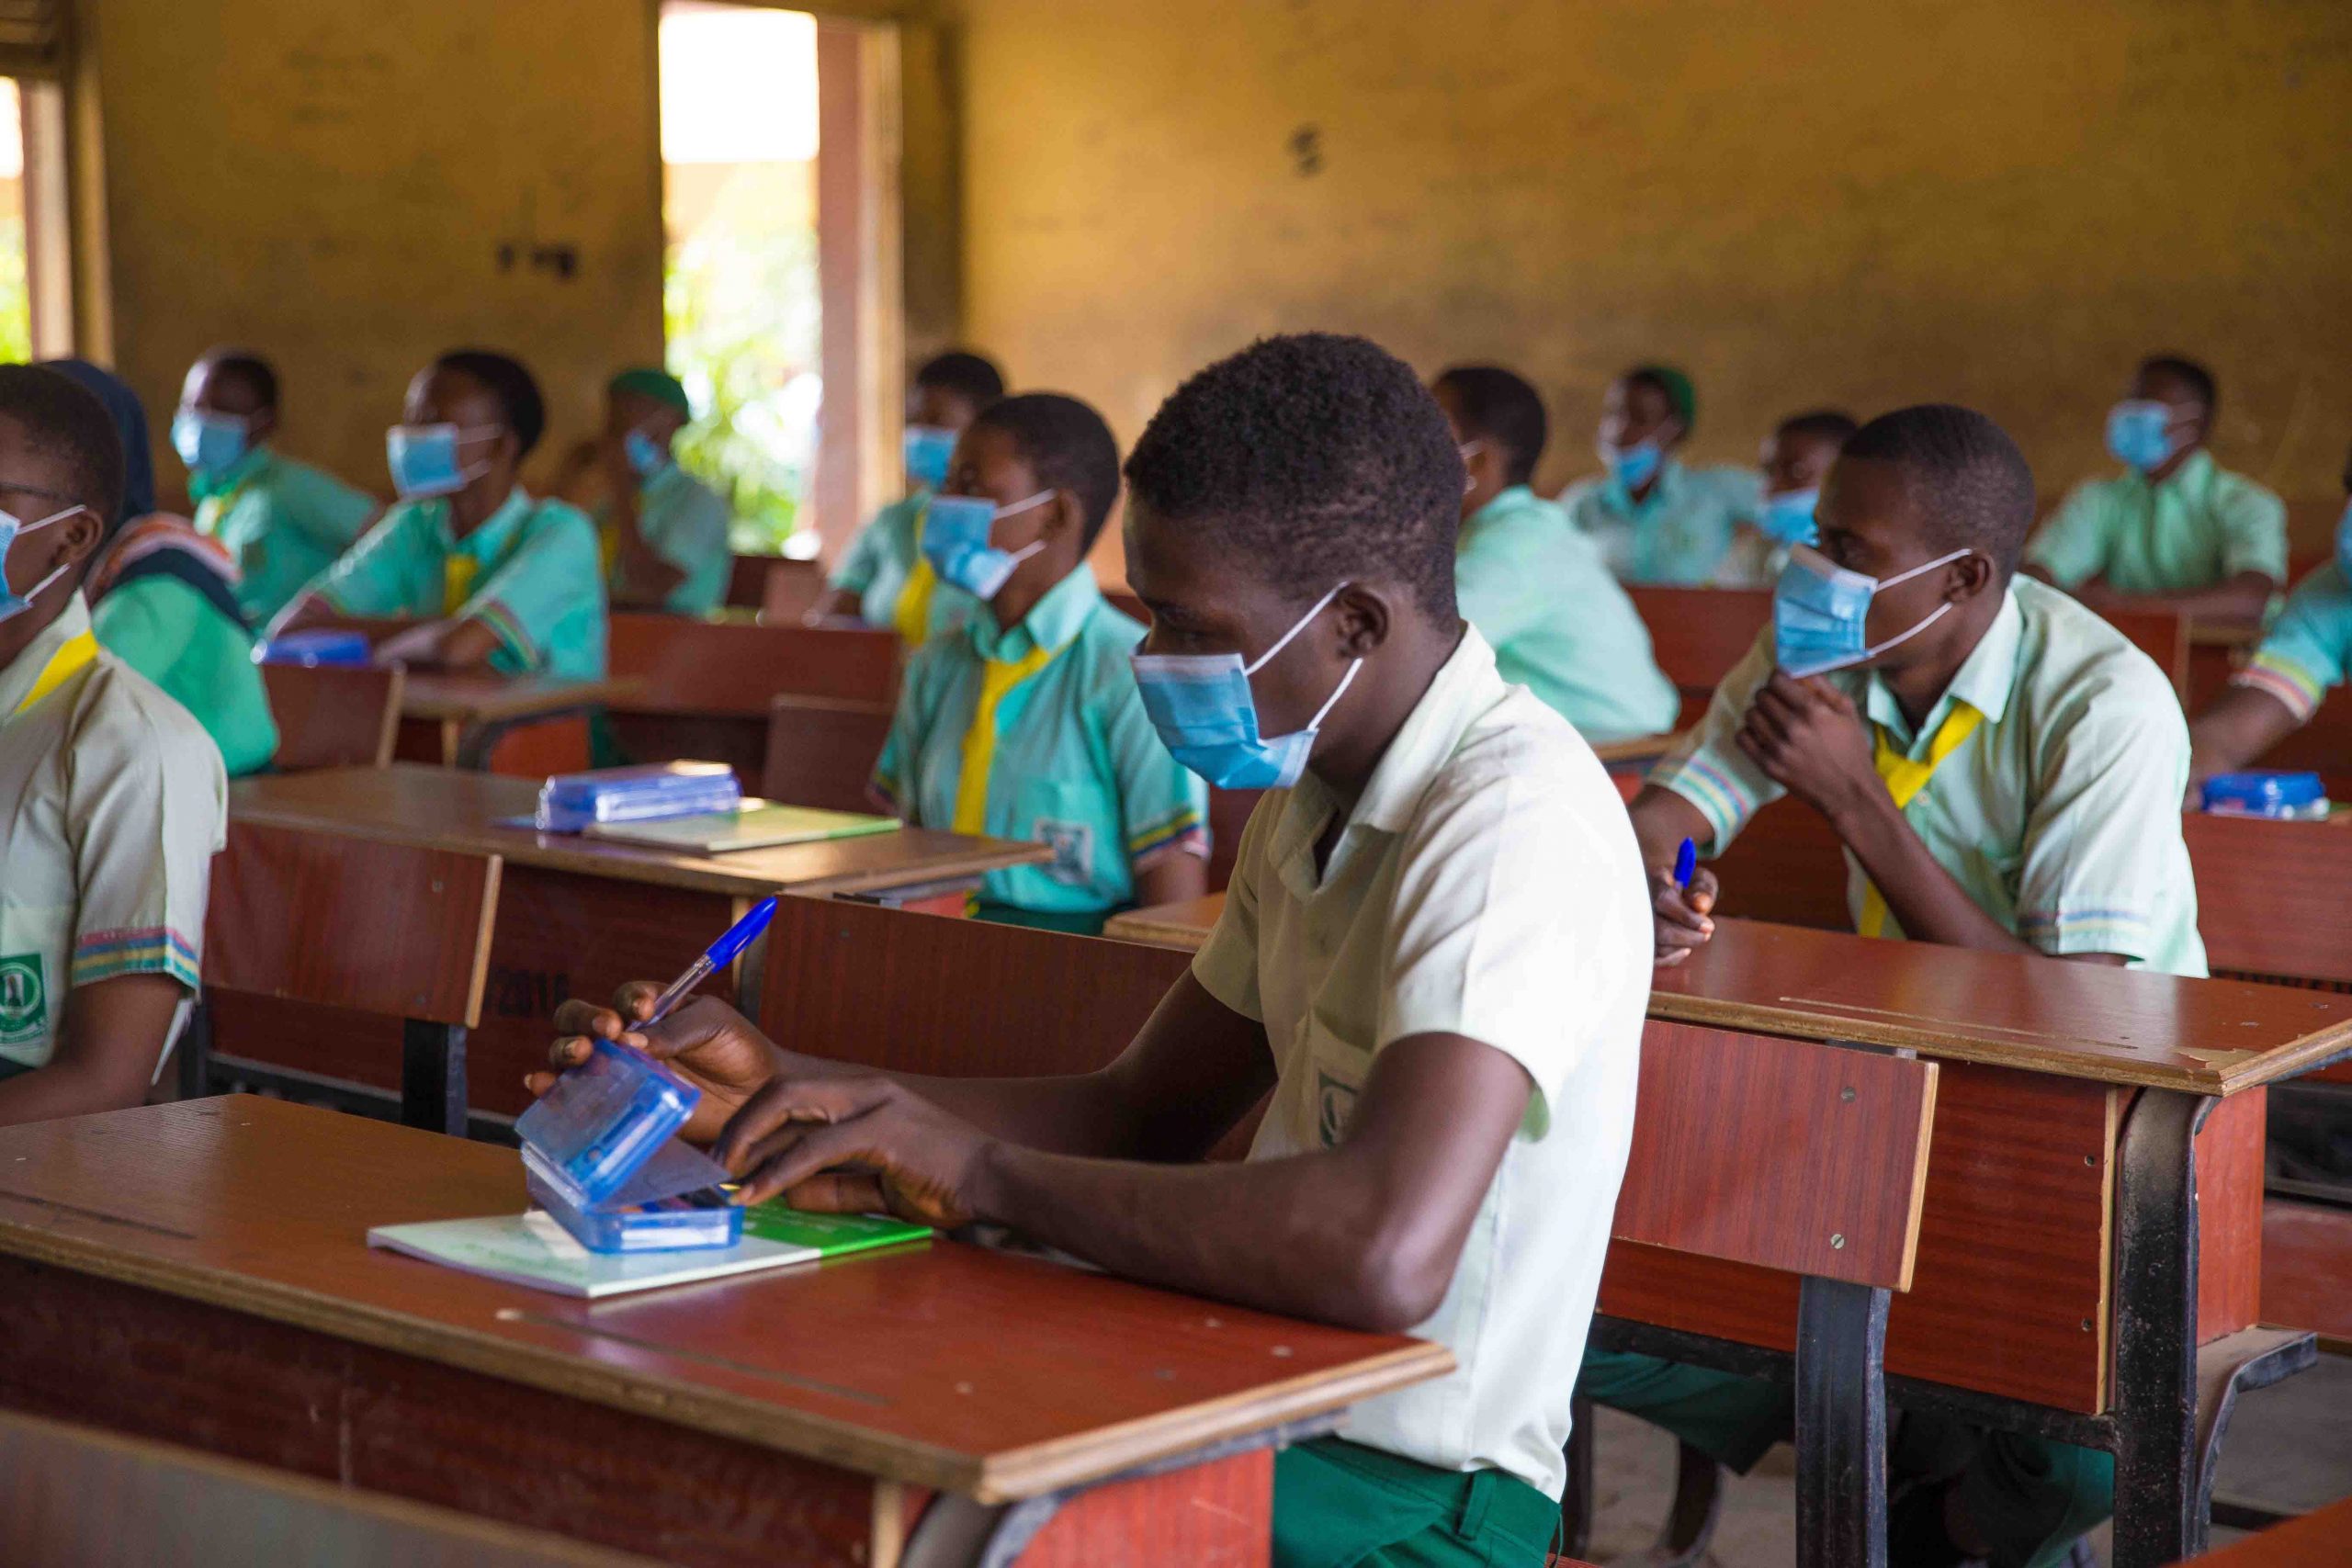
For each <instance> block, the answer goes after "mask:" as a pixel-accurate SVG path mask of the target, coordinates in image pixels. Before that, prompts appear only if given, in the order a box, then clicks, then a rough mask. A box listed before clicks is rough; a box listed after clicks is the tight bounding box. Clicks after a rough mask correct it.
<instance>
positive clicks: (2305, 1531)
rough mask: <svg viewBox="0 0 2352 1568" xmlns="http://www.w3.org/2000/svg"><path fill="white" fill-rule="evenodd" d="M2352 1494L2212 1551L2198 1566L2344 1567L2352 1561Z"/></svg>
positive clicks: (2221, 1567) (2199, 1559) (2210, 1567)
mask: <svg viewBox="0 0 2352 1568" xmlns="http://www.w3.org/2000/svg"><path fill="white" fill-rule="evenodd" d="M2347 1541H2352V1497H2346V1498H2345V1499H2343V1500H2342V1501H2340V1502H2335V1503H2330V1504H2329V1505H2328V1506H2326V1507H2324V1508H2320V1509H2317V1510H2315V1511H2313V1512H2312V1513H2308V1514H2305V1515H2303V1516H2302V1517H2301V1518H2294V1519H2289V1520H2288V1521H2287V1522H2286V1523H2284V1524H2278V1525H2273V1526H2271V1527H2270V1528H2269V1529H2267V1530H2261V1531H2257V1532H2256V1534H2253V1535H2250V1536H2248V1537H2246V1539H2245V1540H2241V1541H2237V1542H2234V1543H2233V1544H2232V1545H2229V1546H2225V1547H2222V1549H2221V1550H2220V1551H2209V1552H2207V1553H2206V1554H2205V1555H2204V1556H2202V1557H2199V1558H2198V1559H2197V1560H2196V1568H2344V1564H2345V1563H2346V1562H2352V1546H2347V1545H2346V1542H2347Z"/></svg>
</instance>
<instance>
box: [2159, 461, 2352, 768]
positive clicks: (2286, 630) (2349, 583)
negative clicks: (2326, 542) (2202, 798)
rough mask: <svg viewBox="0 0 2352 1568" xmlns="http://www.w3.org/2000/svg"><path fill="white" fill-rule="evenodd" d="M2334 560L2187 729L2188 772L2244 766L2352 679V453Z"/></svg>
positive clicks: (2298, 592)
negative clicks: (2337, 688) (2188, 746)
mask: <svg viewBox="0 0 2352 1568" xmlns="http://www.w3.org/2000/svg"><path fill="white" fill-rule="evenodd" d="M2344 491H2345V496H2346V502H2345V507H2344V519H2343V521H2342V522H2340V523H2338V524H2337V525H2335V559H2334V560H2332V561H2329V562H2327V563H2326V564H2325V565H2324V566H2322V567H2320V568H2319V569H2318V570H2314V571H2313V572H2312V573H2311V575H2309V576H2308V577H2305V578H2304V579H2303V581H2301V583H2299V584H2297V585H2296V588H2295V592H2293V593H2292V594H2290V596H2289V597H2288V600H2287V608H2286V610H2285V612H2284V613H2282V614H2281V615H2279V617H2278V621H2277V623H2276V624H2274V625H2273V626H2271V628H2270V633H2269V635H2268V636H2267V637H2264V638H2263V639H2262V647H2261V648H2260V649H2258V650H2257V651H2256V653H2255V656H2254V660H2253V662H2252V663H2250V664H2248V665H2247V666H2246V667H2245V669H2244V670H2241V671H2238V672H2237V673H2236V674H2235V675H2233V676H2232V677H2230V684H2229V689H2228V690H2227V691H2225V692H2223V693H2222V694H2221V696H2220V697H2219V698H2217V699H2216V700H2215V701H2214V703H2213V705H2212V706H2211V707H2209V708H2207V709H2206V710H2205V711H2204V713H2202V714H2200V715H2199V716H2198V719H2197V722H2196V723H2194V724H2192V725H2190V726H2189V727H2188V738H2189V741H2190V743H2191V747H2192V751H2193V755H2192V759H2191V762H2190V776H2191V778H2192V779H2194V780H2196V781H2198V782H2200V783H2201V782H2202V781H2204V780H2206V779H2208V778H2211V777H2212V776H2213V775H2214V774H2215V773H2233V772H2235V771H2236V770H2237V769H2239V768H2243V767H2245V766H2247V765H2249V764H2250V763H2252V762H2254V761H2256V760H2257V759H2259V758H2260V757H2261V755H2262V754H2263V753H2264V752H2265V751H2267V750H2270V748H2272V747H2273V746H2276V745H2277V744H2278V742H2279V741H2281V740H2284V739H2287V737H2288V736H2289V735H2290V734H2292V733H2293V732H2294V731H2295V730H2296V729H2297V728H2301V726H2303V725H2306V724H2309V723H2310V722H2311V718H2312V715H2313V714H2315V713H2317V712H2318V711H2319V705H2320V699H2321V698H2323V697H2324V696H2325V695H2327V694H2328V693H2329V692H2330V691H2332V690H2334V689H2335V687H2337V686H2340V685H2342V684H2344V682H2346V680H2347V679H2352V457H2346V459H2345V462H2344Z"/></svg>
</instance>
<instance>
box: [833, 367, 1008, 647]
mask: <svg viewBox="0 0 2352 1568" xmlns="http://www.w3.org/2000/svg"><path fill="white" fill-rule="evenodd" d="M1002 396H1004V375H1003V373H1002V372H1001V371H1000V370H999V369H997V367H996V366H995V365H994V364H992V363H991V362H989V360H988V359H986V358H984V357H982V356H981V355H977V354H971V353H967V352H965V351H964V350H961V349H958V350H956V351H955V352H953V353H950V354H943V355H939V357H937V358H936V359H933V360H931V361H929V362H928V363H926V364H925V365H924V366H923V367H922V369H920V370H918V371H916V372H915V381H914V386H913V387H912V388H911V389H910V390H909V391H908V393H907V429H906V460H907V495H906V499H905V500H903V501H896V502H891V503H890V504H889V505H888V506H886V507H884V508H883V509H882V510H881V511H880V512H877V513H875V514H874V519H873V521H872V522H870V523H868V524H866V525H865V527H863V528H861V529H859V530H858V533H857V537H856V538H854V539H853V540H851V541H850V547H849V549H848V550H847V552H846V553H844V554H843V555H842V559H841V564H840V565H839V566H837V567H835V568H834V569H833V575H832V579H831V581H830V582H829V583H827V585H826V592H825V596H824V597H823V598H822V599H820V600H819V601H818V602H817V605H816V608H814V609H813V610H811V611H810V612H809V620H810V621H811V622H816V621H821V620H825V619H828V618H831V617H833V616H841V615H855V616H858V617H859V618H860V619H862V620H864V621H865V624H866V625H868V626H891V627H895V628H896V629H897V631H898V633H899V637H900V638H902V639H903V640H904V641H905V643H906V645H907V647H908V648H909V649H916V648H920V647H922V645H923V644H924V643H926V642H928V641H930V640H931V638H932V637H934V636H936V635H937V634H939V633H940V632H943V631H944V630H946V629H948V628H949V627H951V626H961V625H963V624H964V623H965V621H967V620H968V619H969V618H970V617H971V615H972V613H973V611H974V610H975V609H976V608H978V606H977V605H976V604H974V603H973V600H972V596H971V595H970V594H968V593H967V592H964V591H963V590H962V589H959V588H956V587H955V586H953V585H952V584H943V583H942V582H941V581H939V574H938V573H937V572H936V571H934V570H933V569H932V568H931V566H930V564H929V563H928V562H926V561H925V560H924V559H923V558H922V516H923V504H924V502H928V501H929V500H930V499H931V494H932V492H933V491H935V490H937V489H938V488H939V487H940V485H941V484H943V483H944V482H945V480H946V479H947V463H948V458H949V455H950V454H952V453H953V452H954V451H955V450H956V438H957V437H959V436H960V435H962V434H963V433H964V428H965V426H967V425H968V424H970V423H972V421H973V420H974V419H975V418H977V417H978V414H979V412H980V411H981V410H983V409H985V408H987V407H988V406H989V404H990V403H993V402H995V401H996V400H998V399H999V398H1001V397H1002Z"/></svg>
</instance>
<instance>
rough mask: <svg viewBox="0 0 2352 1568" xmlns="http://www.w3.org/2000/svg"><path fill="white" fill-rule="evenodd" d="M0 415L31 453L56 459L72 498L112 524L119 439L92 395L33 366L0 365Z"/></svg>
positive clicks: (118, 490)
mask: <svg viewBox="0 0 2352 1568" xmlns="http://www.w3.org/2000/svg"><path fill="white" fill-rule="evenodd" d="M0 417H5V418H8V419H13V420H15V421H16V422H17V425H18V426H19V427H20V428H21V429H22V430H23V431H24V433H25V438H26V440H27V442H28V444H29V445H30V446H32V447H33V448H34V449H35V450H37V451H39V452H40V453H42V454H43V455H45V456H48V457H58V458H62V460H63V461H64V463H65V466H66V468H67V469H68V471H69V472H70V473H71V474H72V475H73V478H72V479H71V480H70V481H69V482H70V483H71V485H72V487H73V491H74V498H75V499H76V500H78V501H80V502H82V504H83V505H85V506H87V507H88V508H89V509H90V510H91V511H92V512H94V513H96V514H97V518H98V522H99V523H100V524H101V525H104V526H106V527H107V528H112V527H113V526H114V525H115V513H118V512H119V511H120V510H121V509H122V436H121V434H119V433H118V432H117V431H116V429H115V427H114V415H112V414H110V413H108V412H107V406H106V404H104V403H102V402H100V401H99V400H98V398H97V394H96V393H95V392H93V391H91V390H90V389H88V388H86V387H85V386H83V385H82V384H81V383H80V382H78V381H76V380H74V378H72V377H71V376H67V375H64V374H62V373H61V372H59V371H55V370H50V369H46V368H44V367H40V366H38V365H0ZM25 521H27V522H31V521H32V519H31V518H27V519H25Z"/></svg>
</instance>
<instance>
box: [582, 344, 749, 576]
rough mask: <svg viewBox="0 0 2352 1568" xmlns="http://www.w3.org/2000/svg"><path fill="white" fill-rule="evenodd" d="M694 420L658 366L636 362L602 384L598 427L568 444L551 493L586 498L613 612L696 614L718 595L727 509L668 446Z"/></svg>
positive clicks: (726, 561)
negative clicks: (592, 496)
mask: <svg viewBox="0 0 2352 1568" xmlns="http://www.w3.org/2000/svg"><path fill="white" fill-rule="evenodd" d="M693 418H694V406H693V405H692V404H691V403H690V402H688V401H687V400H686V389H685V387H684V385H683V384H681V383H680V381H679V380H678V378H676V377H675V376H673V375H671V374H670V373H669V372H668V371H666V370H657V369H654V368H652V367H646V366H639V367H634V368H632V369H628V370H624V371H622V372H621V373H620V374H619V375H617V376H616V377H614V378H612V380H611V381H610V382H609V383H607V384H606V386H605V433H604V434H603V435H601V436H599V437H597V438H595V439H594V440H589V441H583V442H582V443H581V444H580V445H579V446H575V447H573V448H572V449H571V453H570V455H569V456H568V457H566V458H565V460H564V466H563V471H562V473H561V474H560V476H559V477H558V479H557V480H556V485H555V493H556V494H557V496H558V497H559V498H560V499H562V500H565V501H569V502H572V504H574V505H582V503H583V502H587V501H588V499H589V498H588V494H587V492H589V491H601V499H597V500H595V501H594V503H593V504H589V505H588V506H587V512H588V516H589V519H590V520H591V521H592V522H594V524H595V525H596V536H597V547H598V549H599V551H600V552H601V556H602V559H603V561H604V564H605V594H606V596H607V598H608V599H609V600H610V601H611V604H612V607H613V608H614V609H616V610H666V611H668V612H669V613H671V614H672V615H708V614H709V613H710V612H711V611H713V610H716V609H718V606H719V604H720V603H721V602H722V601H724V600H725V599H726V597H727V574H728V570H729V567H730V566H731V565H732V558H731V556H730V553H729V549H728V543H727V531H728V524H729V521H730V520H731V515H732V514H731V512H730V509H729V506H728V504H727V502H726V500H725V499H724V498H723V497H721V496H720V495H719V494H718V491H714V490H712V489H711V488H710V487H709V486H708V485H707V484H705V483H703V482H702V480H700V479H696V478H695V476H694V475H692V474H690V473H688V472H686V470H685V469H684V468H681V467H680V466H679V464H678V460H677V457H675V455H674V454H673V450H672V447H673V444H674V443H675V442H676V440H677V436H678V432H679V431H681V430H683V429H684V428H685V426H686V425H687V423H689V422H691V421H692V420H693Z"/></svg>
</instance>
